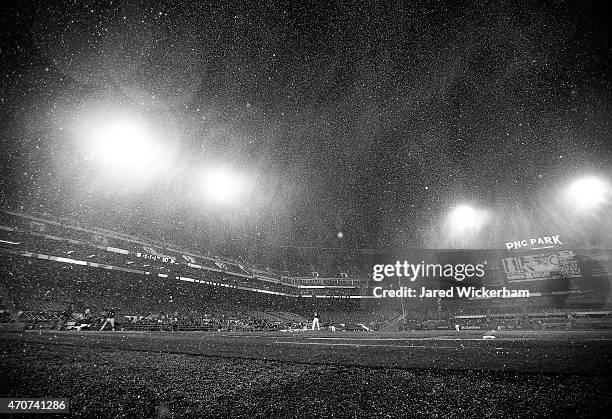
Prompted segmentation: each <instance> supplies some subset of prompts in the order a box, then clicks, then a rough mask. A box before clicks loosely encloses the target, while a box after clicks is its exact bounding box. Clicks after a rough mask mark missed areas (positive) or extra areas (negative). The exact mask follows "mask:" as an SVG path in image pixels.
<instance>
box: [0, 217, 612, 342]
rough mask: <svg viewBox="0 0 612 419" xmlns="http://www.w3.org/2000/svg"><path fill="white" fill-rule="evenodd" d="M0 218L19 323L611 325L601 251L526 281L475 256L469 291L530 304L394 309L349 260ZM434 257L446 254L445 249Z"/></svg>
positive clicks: (6, 289)
mask: <svg viewBox="0 0 612 419" xmlns="http://www.w3.org/2000/svg"><path fill="white" fill-rule="evenodd" d="M0 214H1V215H0V216H1V218H0V236H1V237H0V258H2V264H1V268H0V269H1V270H2V278H1V284H0V286H1V288H0V291H1V292H2V301H3V303H2V304H3V310H4V311H7V312H8V311H11V312H20V316H21V317H20V319H21V321H23V322H25V323H26V324H28V327H37V328H44V327H53V325H54V323H55V322H56V321H57V320H56V319H57V318H58V317H59V315H60V313H61V312H63V311H64V310H65V309H66V308H67V307H69V306H72V308H73V310H74V311H75V313H82V312H83V311H84V310H85V309H89V310H90V311H91V312H93V313H96V314H97V316H98V317H97V318H102V315H103V313H104V312H105V311H106V310H109V309H111V308H112V309H114V310H115V311H116V312H117V314H118V315H119V319H120V323H121V324H122V327H123V328H125V329H142V330H159V329H170V327H171V325H172V324H179V325H180V326H179V327H180V328H181V329H182V330H281V329H303V328H308V327H309V322H310V318H311V315H312V313H313V312H314V311H318V312H319V313H320V314H321V317H322V321H323V324H324V325H325V326H332V325H333V326H334V327H353V328H355V327H358V326H356V325H361V326H360V327H364V328H365V329H368V330H377V329H385V330H397V329H400V330H403V329H411V328H412V329H423V328H425V329H427V328H433V329H452V328H454V327H455V325H459V326H460V327H461V328H464V329H475V328H491V327H494V328H510V329H511V328H550V327H556V328H574V327H576V328H585V327H589V325H592V326H593V327H606V325H608V324H609V322H608V318H609V316H610V311H611V310H610V301H609V300H610V298H609V293H610V290H609V276H608V274H607V272H609V269H608V267H607V264H609V260H610V259H609V255H607V254H606V253H605V252H601V251H599V252H592V251H591V252H585V251H583V252H581V254H580V255H576V256H574V257H573V258H572V259H571V263H573V268H572V269H573V271H572V272H571V275H565V276H558V275H557V276H549V277H539V278H533V279H528V280H525V278H521V279H522V280H519V279H517V278H518V276H517V272H516V269H515V270H514V271H512V272H508V269H505V271H504V269H503V268H506V267H507V266H508V262H507V261H508V260H515V259H516V258H517V257H518V258H520V257H525V255H524V254H522V255H519V256H516V255H508V254H506V253H503V252H493V253H492V252H487V253H486V255H483V256H482V257H483V258H486V259H488V260H489V261H490V262H489V263H488V264H487V275H486V276H485V277H484V278H483V279H482V280H479V282H471V283H466V284H467V285H487V286H489V287H500V286H505V287H509V288H512V287H521V288H528V289H529V290H530V294H531V295H530V297H529V298H512V299H504V298H493V299H479V298H469V299H465V298H448V299H443V300H440V301H435V300H433V299H425V300H423V299H420V300H416V299H410V300H409V301H398V299H375V298H372V293H371V286H372V284H371V281H368V279H367V270H366V269H364V268H361V270H359V268H358V266H359V261H358V260H357V255H351V256H350V257H348V256H346V257H344V259H345V260H346V261H348V262H347V263H348V265H347V268H346V269H345V268H344V267H343V266H337V267H336V272H341V273H342V275H340V274H337V275H333V276H321V275H320V272H324V271H325V270H324V269H318V267H316V269H317V271H316V272H315V273H316V275H314V274H313V275H311V276H303V272H298V273H297V274H295V275H292V273H291V272H289V271H282V270H274V269H271V268H269V267H268V268H263V269H262V268H261V267H260V266H256V265H254V264H248V263H246V262H244V261H238V260H237V259H232V258H229V257H219V256H211V255H208V254H206V255H201V254H196V253H194V252H192V251H190V250H189V249H181V248H180V247H179V246H175V245H172V244H167V243H159V242H154V241H150V240H146V239H143V238H139V237H133V236H127V235H124V234H121V233H117V232H113V231H108V230H102V229H98V228H92V227H88V226H85V225H82V224H81V223H78V222H76V221H74V220H68V219H63V218H56V217H51V216H48V215H41V214H30V213H23V212H15V211H2V212H1V213H0ZM559 252H562V254H563V255H565V258H566V259H568V260H569V257H568V256H567V255H574V254H575V253H572V252H573V251H570V250H558V251H557V253H559ZM306 254H307V253H304V252H302V253H301V254H300V255H299V257H304V256H305V255H306ZM509 256H510V258H509ZM299 257H298V259H299ZM439 257H440V258H441V259H443V258H448V257H449V253H448V252H443V253H442V254H441V256H439ZM452 257H456V256H455V255H452ZM471 257H472V258H473V257H474V256H473V255H472V256H471ZM504 258H505V259H504ZM512 258H514V259H512ZM318 259H319V260H321V256H320V255H319V256H318ZM500 261H504V263H503V264H502V263H500ZM261 262H262V263H261V265H266V264H267V263H266V262H265V261H261ZM301 264H303V263H296V265H301ZM361 264H362V265H363V264H364V260H362V261H361ZM312 266H313V265H312V264H310V268H311V269H312ZM346 272H352V274H351V276H349V275H348V274H347V273H346ZM434 284H437V287H439V288H440V289H443V288H445V287H448V286H450V285H449V284H448V282H447V281H444V280H443V279H438V280H437V281H436V282H434ZM591 312H593V313H599V314H598V315H597V316H596V317H597V320H595V321H591V320H588V321H587V320H586V319H587V318H590V316H589V315H588V313H591ZM579 313H581V314H579ZM585 313H586V314H585ZM94 317H95V316H94ZM94 320H96V319H94Z"/></svg>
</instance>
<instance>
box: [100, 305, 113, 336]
mask: <svg viewBox="0 0 612 419" xmlns="http://www.w3.org/2000/svg"><path fill="white" fill-rule="evenodd" d="M107 323H108V324H110V325H111V330H112V331H115V311H114V310H113V309H110V310H109V311H108V312H107V313H106V320H104V324H103V325H102V327H101V328H100V332H101V331H103V330H104V328H105V327H106V324H107Z"/></svg>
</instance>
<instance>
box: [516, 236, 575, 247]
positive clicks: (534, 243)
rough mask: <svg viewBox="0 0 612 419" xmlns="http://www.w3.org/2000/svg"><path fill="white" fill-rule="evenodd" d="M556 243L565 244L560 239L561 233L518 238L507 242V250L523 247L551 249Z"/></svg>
mask: <svg viewBox="0 0 612 419" xmlns="http://www.w3.org/2000/svg"><path fill="white" fill-rule="evenodd" d="M555 245H561V246H562V245H563V243H562V242H561V240H559V235H556V236H545V237H533V238H531V239H526V240H517V241H512V242H506V249H507V250H523V249H531V250H537V249H550V248H552V247H555Z"/></svg>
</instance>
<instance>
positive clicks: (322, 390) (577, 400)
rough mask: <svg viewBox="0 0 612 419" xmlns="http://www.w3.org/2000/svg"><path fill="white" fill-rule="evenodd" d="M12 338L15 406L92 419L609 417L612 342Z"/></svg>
mask: <svg viewBox="0 0 612 419" xmlns="http://www.w3.org/2000/svg"><path fill="white" fill-rule="evenodd" d="M495 335H496V339H483V338H482V336H483V334H482V332H470V333H461V334H456V333H454V332H453V333H449V332H448V331H446V332H408V333H402V334H399V333H394V334H382V333H335V334H332V333H310V332H308V333H295V334H294V333H258V334H253V333H249V334H235V333H234V334H231V333H176V334H171V333H139V332H125V333H124V332H115V333H112V332H103V333H100V332H43V333H38V332H27V333H23V334H13V333H11V334H9V333H6V334H2V335H0V349H1V352H2V357H1V368H0V374H1V376H2V377H4V378H3V379H2V380H3V385H2V391H1V397H10V396H19V397H67V398H70V409H71V413H72V415H73V416H80V417H126V418H128V417H227V416H233V417H296V416H297V417H313V416H319V417H320V416H323V417H415V416H423V415H425V416H428V417H502V416H503V417H506V416H509V417H550V416H560V417H569V416H571V417H577V416H578V417H608V414H609V412H610V409H611V408H612V401H611V398H610V393H609V389H610V388H612V385H611V384H612V358H611V357H610V355H611V354H612V352H611V351H610V349H611V348H612V334H611V333H610V332H505V333H500V332H496V333H495Z"/></svg>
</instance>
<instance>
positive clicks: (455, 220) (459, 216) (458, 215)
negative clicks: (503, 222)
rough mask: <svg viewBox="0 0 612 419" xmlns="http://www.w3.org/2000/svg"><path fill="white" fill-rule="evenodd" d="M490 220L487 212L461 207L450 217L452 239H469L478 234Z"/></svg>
mask: <svg viewBox="0 0 612 419" xmlns="http://www.w3.org/2000/svg"><path fill="white" fill-rule="evenodd" d="M488 219H489V213H488V211H486V210H482V209H478V208H474V207H472V206H470V205H459V206H457V207H455V208H454V209H453V210H452V211H451V212H450V214H449V215H448V219H447V228H448V231H449V234H450V236H451V237H469V236H472V235H474V234H476V233H478V232H479V231H480V230H481V229H482V227H483V226H484V225H485V224H486V223H487V221H488Z"/></svg>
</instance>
